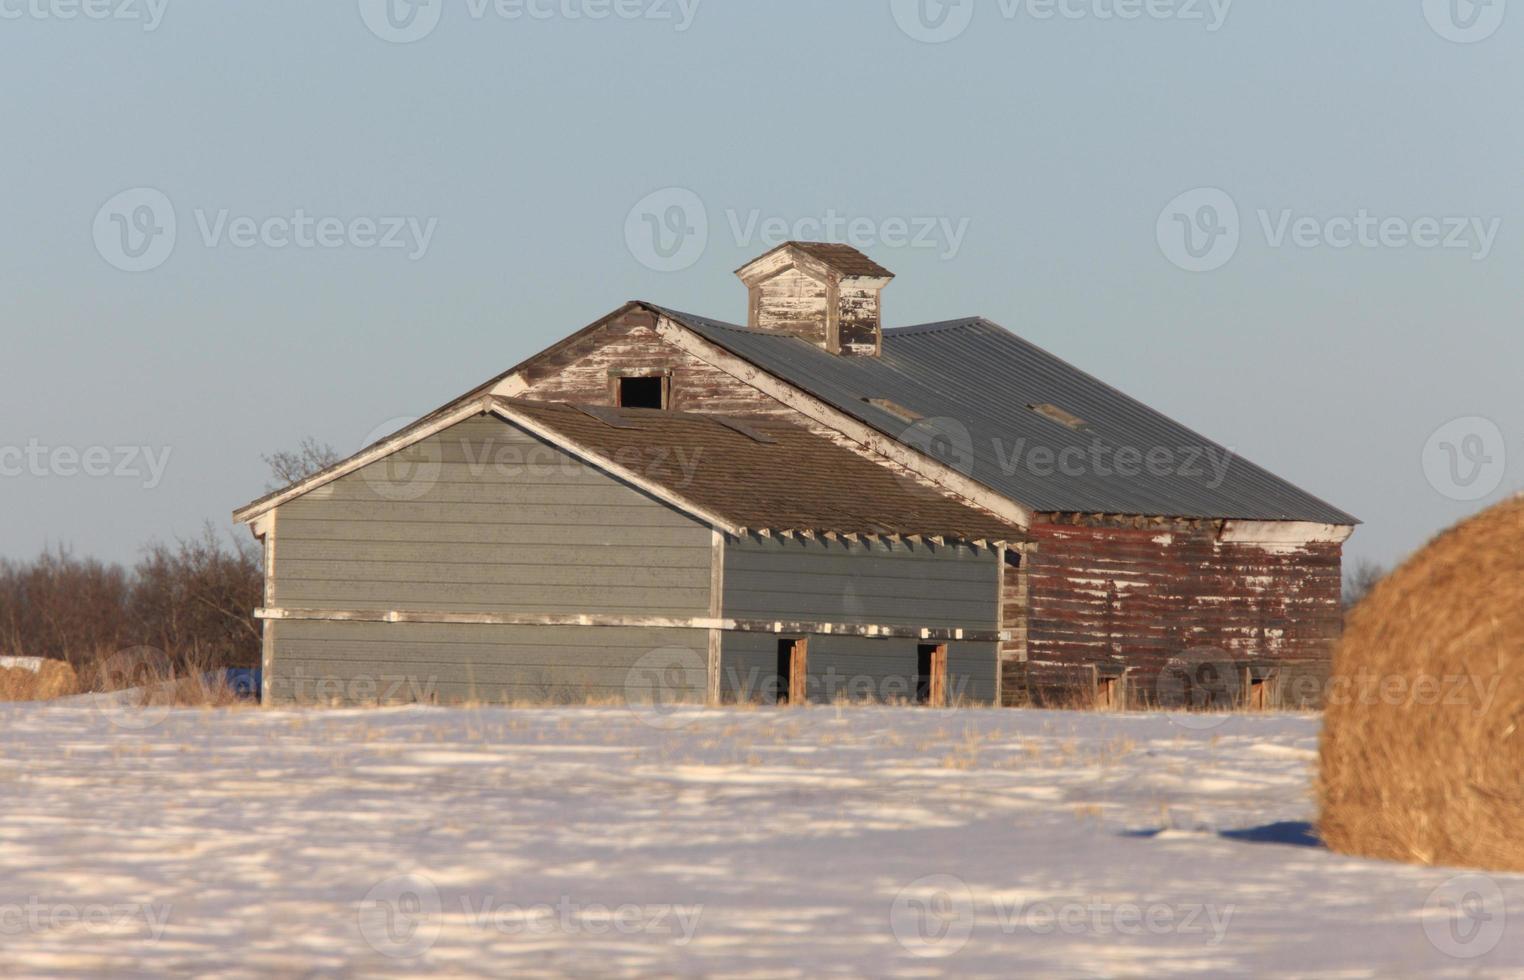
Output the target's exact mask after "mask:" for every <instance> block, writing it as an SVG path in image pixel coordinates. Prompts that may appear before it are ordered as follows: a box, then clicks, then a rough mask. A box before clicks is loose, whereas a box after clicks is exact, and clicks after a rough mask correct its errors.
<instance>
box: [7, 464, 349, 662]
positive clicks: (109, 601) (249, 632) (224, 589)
mask: <svg viewBox="0 0 1524 980" xmlns="http://www.w3.org/2000/svg"><path fill="white" fill-rule="evenodd" d="M337 459H338V454H337V453H335V452H334V451H333V449H332V448H330V447H329V446H326V445H322V444H320V443H318V442H317V441H315V440H313V439H305V440H303V441H302V443H301V445H300V446H299V447H298V448H297V450H296V451H294V452H280V453H275V454H274V455H272V456H267V457H265V462H266V463H267V464H268V465H269V467H270V473H271V477H272V479H273V480H274V481H275V482H274V484H273V485H272V487H271V489H274V488H275V487H280V486H285V485H287V484H290V483H295V482H297V481H299V480H301V479H303V478H304V477H306V476H308V475H310V474H311V473H314V472H316V471H318V470H321V469H323V468H325V467H327V466H330V465H332V464H333V463H334V462H335V461H336V460H337ZM263 598H264V568H263V556H262V553H261V549H260V548H259V546H258V544H257V543H256V542H255V541H254V540H253V539H252V538H249V537H245V536H242V535H236V534H226V535H225V534H219V533H217V532H216V531H215V530H214V529H213V528H211V527H210V526H208V527H207V528H206V529H205V530H204V531H203V532H202V534H201V536H200V537H198V538H195V539H193V540H189V541H180V542H178V543H176V544H174V545H166V544H154V545H150V546H149V547H148V548H146V549H145V550H144V552H143V556H142V557H141V558H140V559H139V560H138V561H137V563H136V564H134V565H133V566H132V567H131V568H125V567H123V566H121V565H114V564H106V563H103V562H100V561H96V560H95V559H92V558H77V557H75V556H74V555H73V554H71V553H70V552H69V551H68V550H66V549H63V548H56V549H50V550H48V551H45V552H44V553H43V554H42V555H40V556H38V557H37V558H35V559H32V560H31V561H6V560H3V559H0V656H20V657H46V658H49V659H53V660H65V661H68V662H69V663H70V664H71V665H73V666H74V667H76V668H79V667H87V666H89V665H91V664H94V663H97V662H99V661H101V660H103V659H105V658H107V657H110V656H112V655H113V654H116V653H118V652H120V651H123V650H129V649H132V648H134V647H151V648H154V649H156V650H160V651H163V653H165V654H166V655H167V656H168V657H170V658H171V659H172V660H173V661H174V662H177V663H180V664H194V665H198V666H201V667H209V668H210V667H256V666H258V665H259V659H260V627H259V623H258V621H256V620H255V619H254V610H255V609H256V608H258V607H259V606H261V605H262V604H263V601H262V600H263Z"/></svg>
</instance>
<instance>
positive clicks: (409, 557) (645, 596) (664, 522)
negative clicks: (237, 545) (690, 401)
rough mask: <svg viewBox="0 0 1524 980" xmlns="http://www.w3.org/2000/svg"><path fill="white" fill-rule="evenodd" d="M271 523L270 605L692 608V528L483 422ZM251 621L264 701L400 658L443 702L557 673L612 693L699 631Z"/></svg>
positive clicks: (697, 558)
mask: <svg viewBox="0 0 1524 980" xmlns="http://www.w3.org/2000/svg"><path fill="white" fill-rule="evenodd" d="M276 526H277V529H278V530H277V532H276V536H277V541H278V545H277V548H276V551H275V556H276V557H275V560H274V563H273V576H272V581H271V595H270V596H269V597H268V598H267V602H268V603H269V604H271V605H273V606H277V607H283V608H287V609H319V610H383V611H384V610H393V609H396V610H408V611H432V612H461V613H471V612H483V613H529V614H539V613H608V614H621V615H632V616H692V617H702V616H707V615H708V613H709V605H710V588H709V586H710V568H711V559H712V556H711V531H710V529H709V528H708V527H707V526H704V525H702V524H700V523H698V522H696V521H694V520H693V519H691V518H689V517H688V516H686V515H684V514H681V513H679V512H677V511H676V510H673V509H672V508H671V507H669V506H667V505H666V504H663V503H661V502H659V501H656V500H655V499H653V498H651V497H649V496H647V495H646V494H644V493H642V492H641V491H639V490H636V489H634V488H632V487H629V486H626V485H624V484H622V483H620V482H618V481H617V480H615V479H614V478H612V477H610V476H608V475H607V474H605V473H603V472H601V471H599V470H596V469H593V468H592V467H589V466H586V465H584V464H582V463H581V462H579V461H577V460H576V459H574V458H573V457H571V456H568V455H567V454H566V453H564V452H562V451H560V450H559V449H556V448H554V447H552V446H549V445H548V444H546V443H544V442H542V441H540V440H539V439H537V438H535V437H533V436H530V435H528V434H527V433H525V432H523V431H521V430H519V429H518V428H516V427H514V426H512V425H509V424H508V423H506V422H503V421H501V420H499V419H495V418H477V419H472V420H469V421H466V422H462V423H460V424H459V425H456V426H453V427H451V428H450V429H447V430H445V431H444V432H441V433H439V434H437V435H435V436H432V437H430V438H429V439H426V440H424V441H422V442H419V443H417V444H416V445H414V446H412V447H409V448H408V449H406V450H403V451H402V452H399V453H397V454H394V455H393V456H391V457H389V458H388V459H386V460H383V461H380V462H378V463H375V464H372V465H371V466H369V467H365V468H364V469H361V470H359V471H357V472H355V473H352V474H350V475H348V476H345V477H343V478H342V479H340V480H338V481H336V482H334V483H332V484H330V485H329V486H328V487H324V488H322V489H320V490H317V491H314V492H313V493H310V494H308V495H307V496H305V497H301V498H298V499H297V500H294V501H291V502H290V503H287V504H285V505H283V506H281V507H280V508H279V509H278V511H277V521H276ZM266 628H267V629H273V630H274V652H273V666H274V676H273V677H272V678H271V682H272V683H271V687H272V692H273V693H274V695H275V696H276V697H277V698H278V697H279V692H280V690H281V689H282V686H283V685H285V687H286V689H291V688H292V686H293V685H292V684H291V683H289V682H292V681H294V680H295V676H296V673H297V672H301V673H302V674H303V675H304V676H306V677H309V678H316V677H320V676H325V675H326V676H332V677H336V678H340V679H348V680H351V681H353V680H356V679H361V678H363V677H365V676H367V675H370V674H373V673H374V672H375V670H377V669H379V668H380V666H382V665H389V666H390V667H391V668H394V669H396V670H400V669H403V668H404V667H408V666H411V667H412V668H414V669H416V670H418V671H420V672H421V673H420V675H419V676H423V677H428V678H431V679H432V680H433V681H434V682H435V685H436V689H437V690H438V691H439V692H441V693H442V694H447V695H449V696H451V697H453V696H455V695H459V694H461V693H462V692H465V691H467V690H474V691H476V692H477V693H478V694H480V693H481V691H482V690H483V688H484V687H487V688H491V690H492V691H493V692H500V691H506V692H509V693H514V694H515V695H516V696H517V695H520V694H527V693H528V692H532V691H538V690H540V689H542V688H544V687H545V686H546V684H547V683H548V682H549V681H548V680H547V678H554V677H555V676H557V675H556V671H558V670H559V671H560V674H559V677H560V679H561V681H562V682H563V684H564V686H565V687H566V688H568V689H572V690H576V691H582V690H587V691H589V692H592V693H595V694H608V693H613V692H616V691H623V689H624V685H625V683H626V675H627V673H628V671H629V668H630V667H631V665H633V664H634V662H635V661H636V660H637V659H638V658H639V656H640V655H642V654H644V653H645V652H647V651H649V650H652V649H655V648H658V647H662V646H672V645H674V644H677V645H682V646H685V647H692V648H693V649H695V650H700V651H702V650H703V649H704V647H705V643H706V637H705V635H704V633H703V632H702V631H699V630H682V631H660V630H647V629H636V628H624V627H600V628H593V627H571V628H568V627H554V628H548V627H520V626H490V627H487V626H445V625H424V624H410V625H403V624H359V623H311V622H279V623H267V624H266ZM679 634H682V635H679ZM690 634H691V635H690ZM699 663H700V664H702V663H703V661H702V659H700V661H699ZM700 690H702V685H700Z"/></svg>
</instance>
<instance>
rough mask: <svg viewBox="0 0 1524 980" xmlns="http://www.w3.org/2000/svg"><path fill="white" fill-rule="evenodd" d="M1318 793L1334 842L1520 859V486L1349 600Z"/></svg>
mask: <svg viewBox="0 0 1524 980" xmlns="http://www.w3.org/2000/svg"><path fill="white" fill-rule="evenodd" d="M1319 795H1320V797H1321V805H1322V818H1321V824H1320V831H1321V833H1322V836H1323V839H1324V841H1326V842H1327V844H1328V846H1329V847H1331V848H1333V849H1334V850H1337V851H1343V852H1346V853H1349V854H1359V855H1364V856H1367V857H1376V858H1389V859H1392V860H1398V861H1409V862H1418V863H1421V864H1437V865H1452V866H1461V867H1474V868H1487V869H1496V870H1524V837H1521V835H1520V833H1519V829H1520V827H1524V497H1518V498H1514V499H1512V500H1509V501H1507V502H1505V503H1503V504H1500V505H1498V506H1497V507H1494V508H1492V509H1491V510H1488V511H1486V512H1485V513H1483V514H1481V515H1479V516H1477V517H1475V518H1472V519H1471V520H1469V521H1466V522H1465V523H1463V524H1461V525H1459V526H1458V527H1455V528H1453V529H1451V530H1449V531H1447V532H1445V533H1444V534H1442V535H1440V536H1439V537H1438V538H1436V539H1435V540H1434V541H1432V542H1431V543H1430V544H1429V545H1428V546H1427V547H1426V548H1424V549H1423V550H1422V551H1420V552H1419V553H1418V554H1417V555H1415V556H1414V557H1413V558H1411V559H1410V560H1409V561H1408V562H1407V563H1405V564H1404V565H1403V566H1402V567H1401V568H1399V569H1398V570H1397V571H1395V572H1393V573H1392V574H1391V575H1390V576H1388V577H1387V579H1386V580H1385V581H1383V582H1381V583H1380V584H1379V585H1377V586H1376V588H1375V589H1374V590H1372V592H1371V594H1370V595H1369V596H1368V597H1367V598H1366V599H1365V601H1364V602H1362V603H1360V605H1359V606H1358V607H1356V609H1355V610H1354V611H1353V612H1352V614H1351V615H1350V618H1349V624H1348V626H1347V628H1346V630H1345V634H1344V639H1343V640H1342V642H1341V643H1340V644H1339V648H1338V650H1337V652H1336V653H1335V655H1334V668H1333V676H1332V678H1331V679H1330V683H1329V689H1328V705H1327V709H1326V711H1325V714H1324V720H1323V739H1322V765H1321V773H1320V776H1319Z"/></svg>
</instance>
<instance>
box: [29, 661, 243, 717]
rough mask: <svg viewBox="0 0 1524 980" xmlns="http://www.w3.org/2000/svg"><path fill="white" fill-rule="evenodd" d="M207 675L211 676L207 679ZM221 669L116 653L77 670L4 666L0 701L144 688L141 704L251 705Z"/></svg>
mask: <svg viewBox="0 0 1524 980" xmlns="http://www.w3.org/2000/svg"><path fill="white" fill-rule="evenodd" d="M208 674H211V675H212V679H210V680H208ZM224 676H225V675H224V673H223V672H222V671H212V670H210V669H208V668H206V667H203V666H198V665H194V664H187V663H174V662H172V661H171V660H170V659H169V658H167V657H165V656H163V655H162V654H157V655H153V654H151V653H145V654H142V655H133V654H132V652H131V651H129V652H128V654H126V655H124V654H120V653H118V654H114V655H111V656H101V657H96V658H90V659H89V660H88V662H85V663H83V664H82V665H81V666H80V667H79V668H78V669H77V670H76V669H75V668H74V667H72V666H70V665H69V664H68V663H66V662H64V661H62V660H43V661H42V664H41V667H40V669H38V670H36V671H32V670H28V669H26V668H21V667H0V702H3V701H51V700H54V699H56V698H65V697H71V696H73V695H77V694H109V693H113V692H117V691H124V690H135V689H139V690H141V691H142V692H143V694H142V700H141V703H142V704H145V705H147V704H152V705H166V704H167V705H174V706H178V707H228V706H231V705H235V704H242V703H247V702H244V701H242V700H241V699H240V698H239V697H238V695H237V694H236V693H235V692H234V691H233V689H232V688H231V687H229V686H228V685H227V684H226V683H225V681H224V680H223V678H224Z"/></svg>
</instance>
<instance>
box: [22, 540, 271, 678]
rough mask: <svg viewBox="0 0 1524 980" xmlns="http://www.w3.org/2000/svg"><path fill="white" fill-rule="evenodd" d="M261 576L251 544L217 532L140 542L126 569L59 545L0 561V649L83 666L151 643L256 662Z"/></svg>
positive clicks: (171, 650)
mask: <svg viewBox="0 0 1524 980" xmlns="http://www.w3.org/2000/svg"><path fill="white" fill-rule="evenodd" d="M263 590H264V573H263V568H262V561H261V555H260V550H259V547H258V545H257V544H256V543H255V542H254V541H253V540H252V539H250V540H249V541H247V542H243V541H239V540H238V539H237V538H232V537H225V536H219V535H218V534H217V533H216V532H214V531H213V530H212V529H211V528H207V529H206V531H205V532H204V533H203V534H202V535H201V537H199V538H196V539H194V540H190V541H182V542H179V543H178V544H176V545H173V546H170V545H164V544H156V545H152V546H150V547H148V548H147V549H145V551H144V553H143V557H142V558H141V559H140V560H139V561H138V562H137V563H136V564H135V565H133V566H132V567H131V568H124V567H122V566H120V565H108V564H105V563H103V562H100V561H96V560H94V559H89V558H76V557H75V556H74V555H72V554H70V553H69V552H68V551H67V550H65V549H62V548H59V549H54V550H49V551H46V552H44V553H43V554H42V555H40V556H39V557H37V558H35V559H33V560H31V561H3V560H0V654H4V655H8V656H26V657H47V658H50V659H55V660H65V661H68V662H69V663H70V664H72V665H73V666H75V667H76V668H78V667H82V666H88V665H89V664H92V663H95V662H97V661H99V660H101V659H104V658H106V657H109V656H111V655H113V654H115V653H117V652H119V651H122V650H126V649H130V648H133V647H154V648H156V649H158V650H162V651H164V653H166V654H168V655H169V656H170V657H171V658H173V659H175V660H177V661H180V662H183V663H195V664H201V665H205V666H210V667H253V666H257V665H258V663H259V650H260V632H259V624H258V623H257V621H256V620H255V619H254V617H253V612H254V610H255V609H256V608H257V607H258V606H259V605H261V598H262V596H263Z"/></svg>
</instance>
